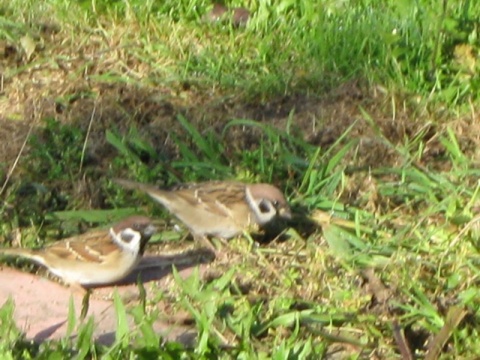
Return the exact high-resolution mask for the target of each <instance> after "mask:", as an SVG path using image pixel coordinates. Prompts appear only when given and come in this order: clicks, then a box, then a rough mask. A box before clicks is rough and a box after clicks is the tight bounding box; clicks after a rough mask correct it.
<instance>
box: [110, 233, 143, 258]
mask: <svg viewBox="0 0 480 360" xmlns="http://www.w3.org/2000/svg"><path fill="white" fill-rule="evenodd" d="M110 236H111V237H112V239H113V241H114V242H115V243H116V244H117V245H118V246H120V247H121V248H122V249H123V250H125V251H128V252H131V253H133V254H135V253H138V252H139V249H140V240H141V238H142V236H141V235H140V233H139V232H138V231H135V230H132V229H130V228H127V229H125V230H122V231H121V232H120V233H118V234H115V232H114V231H113V229H110ZM123 236H125V237H129V238H131V240H130V241H128V242H127V241H124V240H123Z"/></svg>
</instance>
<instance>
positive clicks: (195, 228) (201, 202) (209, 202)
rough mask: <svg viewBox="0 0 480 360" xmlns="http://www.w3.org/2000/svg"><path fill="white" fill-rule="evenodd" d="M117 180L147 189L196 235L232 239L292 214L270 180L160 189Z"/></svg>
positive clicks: (129, 187)
mask: <svg viewBox="0 0 480 360" xmlns="http://www.w3.org/2000/svg"><path fill="white" fill-rule="evenodd" d="M114 182H116V183H117V184H119V185H122V186H123V187H125V188H127V189H138V190H141V191H144V192H146V193H147V194H148V195H150V197H152V198H153V199H154V200H156V201H157V202H159V203H160V204H162V205H163V206H165V207H166V208H167V209H168V211H170V212H171V213H172V214H173V215H175V216H176V217H177V218H178V219H179V220H180V221H181V222H183V223H184V224H185V225H186V226H187V228H188V229H189V230H190V232H191V233H192V235H193V236H194V237H195V238H198V237H200V238H206V237H208V236H216V237H220V238H223V239H229V238H232V237H235V236H237V235H239V234H242V233H243V231H245V230H249V229H251V228H252V227H253V228H255V227H262V226H263V225H266V224H268V223H270V222H271V221H273V220H275V218H277V217H281V218H286V219H290V218H291V212H290V207H289V206H288V203H287V201H286V200H285V197H284V195H283V194H282V192H281V191H280V190H279V189H278V188H276V187H275V186H273V185H270V184H244V183H241V182H232V181H208V182H203V183H197V184H185V185H180V186H177V187H175V188H173V189H172V190H160V189H157V188H156V187H154V186H151V185H145V184H141V183H137V182H133V181H129V180H123V179H114Z"/></svg>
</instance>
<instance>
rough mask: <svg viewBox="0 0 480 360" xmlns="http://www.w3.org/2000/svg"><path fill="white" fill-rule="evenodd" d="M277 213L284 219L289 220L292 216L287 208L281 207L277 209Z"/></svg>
mask: <svg viewBox="0 0 480 360" xmlns="http://www.w3.org/2000/svg"><path fill="white" fill-rule="evenodd" d="M278 215H279V216H280V217H281V218H284V219H287V220H290V219H291V218H292V212H291V211H290V209H289V208H281V209H279V210H278Z"/></svg>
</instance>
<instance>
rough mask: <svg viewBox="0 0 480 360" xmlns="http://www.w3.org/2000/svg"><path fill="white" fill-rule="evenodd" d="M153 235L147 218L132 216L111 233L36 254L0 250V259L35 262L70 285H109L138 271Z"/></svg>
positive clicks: (99, 232)
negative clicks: (137, 268) (24, 259)
mask: <svg viewBox="0 0 480 360" xmlns="http://www.w3.org/2000/svg"><path fill="white" fill-rule="evenodd" d="M154 231H155V228H154V226H153V225H152V221H151V220H150V219H149V218H148V217H145V216H131V217H129V218H127V219H125V220H123V221H121V222H119V223H118V224H116V225H114V226H113V227H112V228H110V230H96V231H90V232H87V233H85V234H82V235H78V236H74V237H71V238H68V239H65V240H61V241H58V242H56V243H54V244H52V245H50V246H47V247H45V248H42V249H37V250H32V249H14V248H12V249H0V255H6V256H21V257H24V258H27V259H30V260H33V261H34V262H36V263H38V264H40V265H43V266H45V267H46V268H48V269H49V271H50V272H52V273H53V274H55V275H57V276H58V277H60V278H62V280H63V281H64V282H66V283H69V284H79V285H82V286H88V285H102V284H109V283H113V282H116V281H118V280H121V279H122V278H124V277H125V276H127V275H128V274H129V273H130V272H131V271H132V270H133V269H134V268H135V266H136V264H137V263H138V261H139V260H140V258H141V256H142V255H143V252H144V250H145V245H146V244H147V242H148V240H149V239H150V237H151V236H152V235H153V233H154Z"/></svg>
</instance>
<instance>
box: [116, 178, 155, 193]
mask: <svg viewBox="0 0 480 360" xmlns="http://www.w3.org/2000/svg"><path fill="white" fill-rule="evenodd" d="M112 181H113V182H114V183H116V184H118V185H120V186H123V187H124V188H126V189H130V190H141V191H144V192H146V193H149V192H151V191H161V190H160V189H157V188H156V187H155V186H152V185H147V184H142V183H139V182H136V181H131V180H125V179H119V178H115V179H112Z"/></svg>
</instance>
